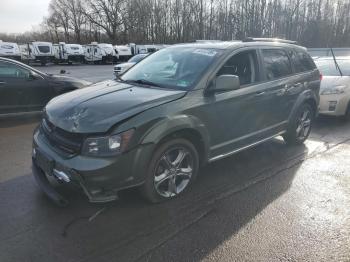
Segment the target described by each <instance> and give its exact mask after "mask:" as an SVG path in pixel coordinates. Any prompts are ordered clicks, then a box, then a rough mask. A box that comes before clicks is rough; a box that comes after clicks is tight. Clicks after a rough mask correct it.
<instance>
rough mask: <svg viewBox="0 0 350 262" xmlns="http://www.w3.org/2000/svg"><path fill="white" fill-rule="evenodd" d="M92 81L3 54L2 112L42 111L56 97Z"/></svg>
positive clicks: (0, 74) (0, 77) (0, 76)
mask: <svg viewBox="0 0 350 262" xmlns="http://www.w3.org/2000/svg"><path fill="white" fill-rule="evenodd" d="M90 84H91V83H89V82H87V81H84V80H79V79H75V78H72V77H66V76H60V75H48V74H45V73H42V72H40V71H38V70H36V69H34V68H32V67H30V66H28V65H25V64H23V63H20V62H17V61H14V60H11V59H6V58H0V115H4V114H6V115H8V114H13V113H16V114H18V113H26V112H33V111H41V110H42V109H43V107H44V106H45V105H46V104H47V102H49V101H50V100H51V99H52V98H53V97H55V96H57V95H60V94H63V93H67V92H69V91H73V90H76V89H77V88H81V87H85V86H87V85H90Z"/></svg>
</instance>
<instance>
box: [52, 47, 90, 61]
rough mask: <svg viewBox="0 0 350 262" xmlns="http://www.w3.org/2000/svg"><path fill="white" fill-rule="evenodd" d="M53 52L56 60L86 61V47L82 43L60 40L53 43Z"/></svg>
mask: <svg viewBox="0 0 350 262" xmlns="http://www.w3.org/2000/svg"><path fill="white" fill-rule="evenodd" d="M53 52H54V55H55V60H54V62H55V63H56V64H58V63H68V64H70V65H71V64H73V62H76V63H83V62H84V49H83V46H82V45H78V44H66V43H65V42H59V43H58V44H54V45H53Z"/></svg>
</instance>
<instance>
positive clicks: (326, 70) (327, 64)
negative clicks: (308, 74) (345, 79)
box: [315, 59, 350, 76]
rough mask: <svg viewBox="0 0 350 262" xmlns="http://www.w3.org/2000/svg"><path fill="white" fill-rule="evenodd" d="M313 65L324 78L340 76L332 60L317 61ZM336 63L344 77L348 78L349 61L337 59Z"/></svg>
mask: <svg viewBox="0 0 350 262" xmlns="http://www.w3.org/2000/svg"><path fill="white" fill-rule="evenodd" d="M315 63H316V65H317V67H318V69H319V70H320V72H321V74H322V75H324V76H340V72H339V70H338V69H337V68H336V66H335V63H334V60H333V59H318V60H315ZM337 63H338V65H339V67H340V69H341V71H342V73H343V75H345V76H350V59H349V60H348V59H337Z"/></svg>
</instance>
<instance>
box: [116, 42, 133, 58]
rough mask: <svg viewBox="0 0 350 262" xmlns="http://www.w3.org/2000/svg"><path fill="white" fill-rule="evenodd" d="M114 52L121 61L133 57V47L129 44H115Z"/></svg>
mask: <svg viewBox="0 0 350 262" xmlns="http://www.w3.org/2000/svg"><path fill="white" fill-rule="evenodd" d="M114 52H115V53H116V55H117V56H118V60H119V61H123V62H125V61H128V60H129V59H130V58H131V57H132V52H131V47H130V46H127V45H115V46H114Z"/></svg>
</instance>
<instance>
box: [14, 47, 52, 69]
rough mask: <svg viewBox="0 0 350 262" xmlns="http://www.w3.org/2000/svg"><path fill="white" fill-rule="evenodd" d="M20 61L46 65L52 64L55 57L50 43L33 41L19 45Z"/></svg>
mask: <svg viewBox="0 0 350 262" xmlns="http://www.w3.org/2000/svg"><path fill="white" fill-rule="evenodd" d="M19 47H20V50H21V55H22V60H23V61H25V62H28V63H30V62H39V63H41V65H46V64H47V63H48V62H53V60H54V58H55V55H54V53H53V47H52V43H49V42H37V41H33V42H30V43H27V44H23V45H20V46H19Z"/></svg>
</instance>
